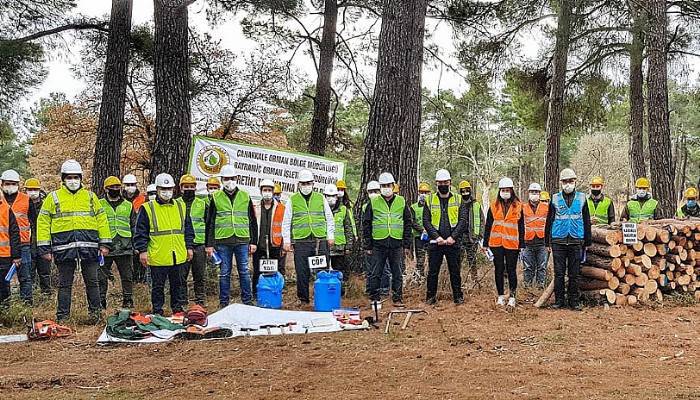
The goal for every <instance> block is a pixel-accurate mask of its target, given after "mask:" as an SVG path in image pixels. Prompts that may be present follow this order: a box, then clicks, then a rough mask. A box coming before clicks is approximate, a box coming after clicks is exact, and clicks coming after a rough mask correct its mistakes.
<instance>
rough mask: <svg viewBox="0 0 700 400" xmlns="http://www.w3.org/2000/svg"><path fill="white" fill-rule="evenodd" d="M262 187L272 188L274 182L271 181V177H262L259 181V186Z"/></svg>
mask: <svg viewBox="0 0 700 400" xmlns="http://www.w3.org/2000/svg"><path fill="white" fill-rule="evenodd" d="M264 187H269V188H274V187H275V182H272V179H263V180H262V182H260V188H261V189H262V188H264Z"/></svg>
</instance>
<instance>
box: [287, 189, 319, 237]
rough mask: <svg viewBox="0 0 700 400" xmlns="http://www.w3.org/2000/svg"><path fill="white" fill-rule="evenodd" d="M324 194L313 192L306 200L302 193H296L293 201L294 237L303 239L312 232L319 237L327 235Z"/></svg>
mask: <svg viewBox="0 0 700 400" xmlns="http://www.w3.org/2000/svg"><path fill="white" fill-rule="evenodd" d="M323 200H324V199H323V195H322V194H320V193H316V192H313V193H311V195H310V197H309V202H308V203H307V202H306V199H305V198H304V196H302V195H301V193H298V192H297V193H294V194H293V195H292V197H291V199H290V202H291V203H292V239H294V240H302V239H306V238H308V237H310V236H311V235H312V234H313V235H314V236H315V237H316V238H319V239H323V238H325V237H326V235H327V232H326V212H325V209H324V205H323Z"/></svg>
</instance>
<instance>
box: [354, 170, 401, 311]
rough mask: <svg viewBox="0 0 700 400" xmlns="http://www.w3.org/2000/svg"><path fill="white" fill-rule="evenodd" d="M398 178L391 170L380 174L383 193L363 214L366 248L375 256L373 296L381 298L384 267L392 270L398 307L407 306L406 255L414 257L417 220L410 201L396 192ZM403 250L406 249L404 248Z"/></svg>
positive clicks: (394, 299) (370, 286)
mask: <svg viewBox="0 0 700 400" xmlns="http://www.w3.org/2000/svg"><path fill="white" fill-rule="evenodd" d="M395 185H396V181H395V180H394V176H393V175H392V174H390V173H388V172H384V173H382V174H381V175H379V186H380V192H381V196H378V197H374V198H373V199H371V200H370V202H369V205H368V207H367V208H366V209H365V211H364V216H363V217H362V237H363V248H364V250H365V252H366V253H367V254H368V255H371V256H372V264H371V265H372V267H371V272H370V275H369V288H368V290H369V299H370V301H372V302H375V301H379V300H380V297H381V292H380V285H381V278H382V273H383V271H384V268H385V266H386V264H387V262H388V263H389V268H390V269H391V291H392V296H391V297H392V301H393V303H394V306H396V307H403V305H404V304H403V263H404V256H405V257H411V254H412V253H411V242H412V239H413V236H412V235H413V231H412V228H413V219H412V217H411V208H410V206H409V207H407V206H406V200H405V199H404V198H403V197H402V196H399V195H397V194H395V193H394V188H395ZM402 250H403V251H402Z"/></svg>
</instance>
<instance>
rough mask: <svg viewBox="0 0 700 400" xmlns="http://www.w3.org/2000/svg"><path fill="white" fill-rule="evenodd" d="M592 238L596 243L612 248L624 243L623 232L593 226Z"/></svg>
mask: <svg viewBox="0 0 700 400" xmlns="http://www.w3.org/2000/svg"><path fill="white" fill-rule="evenodd" d="M591 238H592V239H593V241H594V242H598V243H605V244H608V245H610V246H612V245H615V244H619V243H621V242H622V231H620V230H610V229H605V228H602V227H597V226H593V227H591Z"/></svg>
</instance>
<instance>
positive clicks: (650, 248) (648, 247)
mask: <svg viewBox="0 0 700 400" xmlns="http://www.w3.org/2000/svg"><path fill="white" fill-rule="evenodd" d="M657 253H658V250H657V249H656V245H655V244H654V243H645V244H644V254H645V255H646V256H648V257H654V256H655V255H656V254H657Z"/></svg>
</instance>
